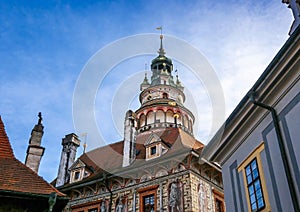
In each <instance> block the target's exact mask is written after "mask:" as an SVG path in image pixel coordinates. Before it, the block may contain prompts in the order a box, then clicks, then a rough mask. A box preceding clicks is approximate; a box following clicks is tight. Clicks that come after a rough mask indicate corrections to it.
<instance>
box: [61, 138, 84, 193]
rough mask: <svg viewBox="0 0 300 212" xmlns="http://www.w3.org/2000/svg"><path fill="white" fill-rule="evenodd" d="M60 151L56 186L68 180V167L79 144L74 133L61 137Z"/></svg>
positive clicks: (72, 161) (73, 159)
mask: <svg viewBox="0 0 300 212" xmlns="http://www.w3.org/2000/svg"><path fill="white" fill-rule="evenodd" d="M61 144H62V146H63V149H62V152H61V158H60V163H59V168H58V174H57V179H56V187H58V186H62V185H64V184H65V183H67V182H68V181H69V178H70V173H69V168H70V167H71V166H72V164H73V163H74V161H75V157H76V152H77V148H78V147H79V145H80V140H79V138H78V136H77V135H76V134H74V133H71V134H68V135H66V136H65V138H63V139H62V143H61Z"/></svg>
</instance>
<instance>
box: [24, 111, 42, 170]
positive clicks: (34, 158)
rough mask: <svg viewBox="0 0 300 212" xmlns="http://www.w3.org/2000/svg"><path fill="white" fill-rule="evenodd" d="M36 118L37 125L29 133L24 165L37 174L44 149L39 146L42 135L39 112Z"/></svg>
mask: <svg viewBox="0 0 300 212" xmlns="http://www.w3.org/2000/svg"><path fill="white" fill-rule="evenodd" d="M38 117H39V120H38V123H37V124H36V125H35V126H34V128H33V129H32V131H31V137H30V139H29V145H28V148H27V155H26V159H25V165H26V166H27V167H29V168H31V169H32V170H33V171H34V172H36V173H38V170H39V166H40V162H41V159H42V156H43V154H44V151H45V148H44V147H42V146H41V141H42V137H43V134H44V126H43V124H42V120H43V118H42V114H41V112H39V114H38Z"/></svg>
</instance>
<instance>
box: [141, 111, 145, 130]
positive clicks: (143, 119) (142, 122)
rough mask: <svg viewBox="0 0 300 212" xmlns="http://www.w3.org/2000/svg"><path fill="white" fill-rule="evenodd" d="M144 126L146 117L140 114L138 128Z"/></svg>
mask: <svg viewBox="0 0 300 212" xmlns="http://www.w3.org/2000/svg"><path fill="white" fill-rule="evenodd" d="M145 124H146V116H145V115H144V114H142V115H141V116H140V127H143V126H145Z"/></svg>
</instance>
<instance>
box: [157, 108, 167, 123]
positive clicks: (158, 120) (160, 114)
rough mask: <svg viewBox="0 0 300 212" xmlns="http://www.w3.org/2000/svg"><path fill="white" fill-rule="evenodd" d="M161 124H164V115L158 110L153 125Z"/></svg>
mask: <svg viewBox="0 0 300 212" xmlns="http://www.w3.org/2000/svg"><path fill="white" fill-rule="evenodd" d="M162 122H165V113H164V112H163V111H162V110H158V111H157V112H156V119H155V123H162Z"/></svg>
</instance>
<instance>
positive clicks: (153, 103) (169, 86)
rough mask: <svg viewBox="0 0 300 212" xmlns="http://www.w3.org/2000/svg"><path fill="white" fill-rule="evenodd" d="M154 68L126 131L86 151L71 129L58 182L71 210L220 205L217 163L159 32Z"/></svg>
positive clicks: (208, 210)
mask: <svg viewBox="0 0 300 212" xmlns="http://www.w3.org/2000/svg"><path fill="white" fill-rule="evenodd" d="M160 42H161V43H160V48H159V51H158V56H157V57H156V58H154V59H153V60H152V63H151V72H152V76H151V79H150V80H149V79H148V78H147V75H145V78H144V80H143V82H142V83H141V86H140V90H141V92H140V96H139V100H140V103H141V106H140V108H138V109H137V110H136V111H131V110H129V111H128V112H127V113H126V115H125V121H124V139H123V140H122V141H119V142H116V143H113V144H110V145H107V146H103V147H100V148H97V149H94V150H92V151H90V152H87V153H84V154H82V155H81V156H80V157H79V158H78V159H77V160H75V157H74V155H76V148H77V147H78V146H79V144H80V141H79V139H78V137H77V136H76V135H75V134H70V135H67V136H66V137H65V138H64V139H63V142H62V145H63V150H62V154H61V162H60V166H59V171H58V177H57V179H56V181H55V182H54V183H55V184H56V186H57V188H58V189H59V190H60V191H62V192H64V193H66V194H68V196H69V197H70V202H69V203H68V205H67V207H66V208H65V210H66V211H74V212H88V211H89V212H95V211H101V212H104V211H116V212H129V211H139V212H142V211H143V212H144V211H145V212H148V211H149V212H150V211H170V212H175V211H176V212H180V211H201V212H223V211H225V205H224V201H223V184H222V176H221V171H220V169H218V167H216V166H214V165H213V164H210V163H208V162H205V161H204V160H201V158H200V154H201V151H202V149H203V147H204V145H203V144H202V143H201V142H199V141H197V140H196V139H195V138H194V136H193V124H194V122H195V117H194V115H193V113H192V112H191V111H190V110H189V109H188V108H186V107H185V106H184V102H185V94H184V87H183V86H182V84H181V82H180V81H179V79H178V76H176V78H174V77H173V75H172V71H173V63H172V60H171V59H170V58H168V57H166V54H165V51H164V49H163V36H162V35H161V37H160Z"/></svg>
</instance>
